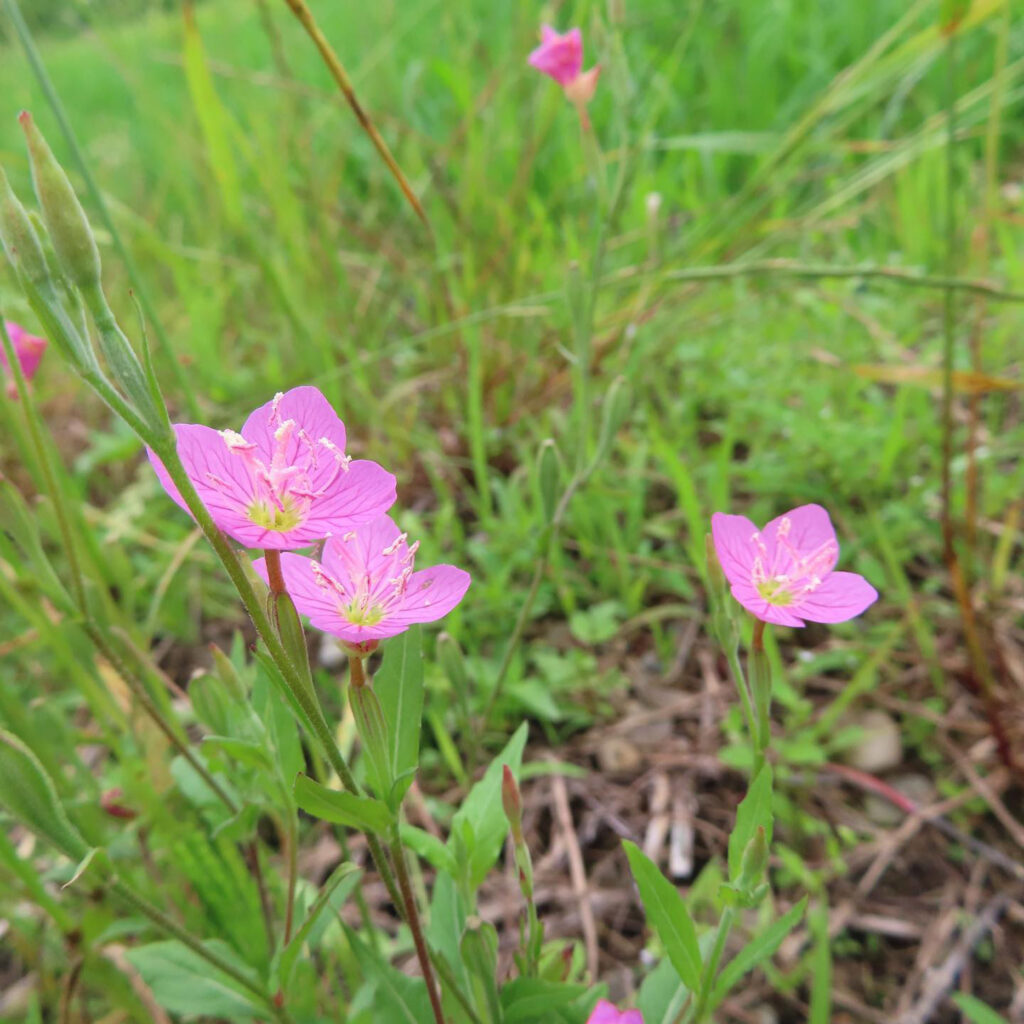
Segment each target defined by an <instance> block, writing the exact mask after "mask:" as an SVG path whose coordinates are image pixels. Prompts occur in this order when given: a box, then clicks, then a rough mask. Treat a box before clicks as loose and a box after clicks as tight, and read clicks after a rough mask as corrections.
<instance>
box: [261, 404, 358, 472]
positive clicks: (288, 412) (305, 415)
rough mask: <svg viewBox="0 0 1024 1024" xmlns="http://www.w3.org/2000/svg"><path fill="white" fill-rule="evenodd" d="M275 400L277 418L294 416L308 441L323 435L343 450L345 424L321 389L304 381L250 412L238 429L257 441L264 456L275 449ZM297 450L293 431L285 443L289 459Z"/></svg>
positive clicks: (317, 439)
mask: <svg viewBox="0 0 1024 1024" xmlns="http://www.w3.org/2000/svg"><path fill="white" fill-rule="evenodd" d="M275 402H276V403H277V411H278V416H279V419H280V421H284V420H295V422H296V424H297V425H298V426H299V428H301V429H302V430H304V431H305V432H306V435H307V436H308V437H309V439H310V440H311V441H319V440H320V438H322V437H325V438H327V440H328V441H330V442H331V443H332V444H333V445H334V446H335V447H336V448H337V449H338V451H340V452H343V451H344V450H345V441H346V437H345V424H344V423H342V422H341V420H340V419H339V418H338V414H337V413H336V412H335V411H334V409H333V408H332V406H331V403H330V402H328V401H327V399H326V398H324V396H323V394H322V393H321V392H320V390H319V389H318V388H314V387H311V386H308V385H307V386H305V387H299V388H292V389H291V391H286V392H285V393H284V394H283V395H282V396H281V398H280V399H277V398H274V399H271V400H270V401H269V402H267V403H266V404H264V405H261V406H260V407H259V408H258V409H256V410H255V411H254V412H252V413H251V414H250V416H249V418H248V419H247V420H246V421H245V425H244V426H243V427H242V430H241V434H242V437H244V438H245V439H246V440H247V441H251V442H253V443H254V444H256V445H258V446H259V449H260V452H261V453H262V455H263V457H264V458H270V456H271V455H272V454H273V450H274V436H273V435H274V430H275V429H276V426H277V423H275V424H274V425H271V422H270V420H271V417H272V415H273V411H274V404H275ZM301 451H302V452H305V448H304V447H302V448H301ZM299 454H300V441H299V438H298V435H297V433H296V435H295V436H293V437H292V439H291V441H290V442H289V443H288V447H287V449H286V450H285V456H286V458H287V460H288V461H289V462H292V461H295V460H296V458H297V457H298V456H299Z"/></svg>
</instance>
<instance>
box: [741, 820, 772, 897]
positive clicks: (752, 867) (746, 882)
mask: <svg viewBox="0 0 1024 1024" xmlns="http://www.w3.org/2000/svg"><path fill="white" fill-rule="evenodd" d="M767 867H768V836H767V834H766V833H765V830H764V826H763V825H758V826H757V831H756V832H755V833H754V835H753V836H752V837H751V839H750V842H749V843H747V848H746V849H745V850H744V851H743V858H742V860H741V861H740V877H739V888H740V889H742V890H743V891H744V892H748V893H749V892H753V891H754V889H756V888H757V886H758V885H759V883H760V882H761V879H762V878H763V877H764V872H765V868H767Z"/></svg>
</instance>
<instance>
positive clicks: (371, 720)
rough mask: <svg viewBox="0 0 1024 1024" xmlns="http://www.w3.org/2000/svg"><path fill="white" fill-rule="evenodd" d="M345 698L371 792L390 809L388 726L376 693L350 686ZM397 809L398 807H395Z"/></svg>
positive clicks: (365, 687)
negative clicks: (347, 701)
mask: <svg viewBox="0 0 1024 1024" xmlns="http://www.w3.org/2000/svg"><path fill="white" fill-rule="evenodd" d="M348 699H349V703H350V705H351V706H352V717H353V718H354V719H355V722H356V731H357V732H358V733H359V740H360V742H361V743H362V745H363V754H364V763H365V765H366V775H367V778H368V779H369V783H370V789H372V790H373V792H374V793H376V794H377V796H379V797H380V798H381V799H382V800H387V801H388V804H389V806H391V807H393V808H394V807H395V805H394V804H393V803H392V802H391V799H390V798H391V794H392V792H394V782H395V778H394V776H393V775H392V774H391V757H390V755H389V751H388V725H387V722H386V721H385V720H384V709H383V708H382V707H381V704H380V698H379V697H378V696H377V692H376V690H374V688H373V687H372V686H370V685H368V684H363V685H360V686H350V687H349V688H348ZM396 809H397V808H396Z"/></svg>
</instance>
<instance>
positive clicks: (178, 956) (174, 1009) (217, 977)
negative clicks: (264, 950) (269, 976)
mask: <svg viewBox="0 0 1024 1024" xmlns="http://www.w3.org/2000/svg"><path fill="white" fill-rule="evenodd" d="M204 945H205V946H206V947H207V948H208V949H210V950H211V951H212V952H216V953H217V955H218V956H220V957H221V958H222V959H224V960H227V961H229V962H231V963H232V965H233V966H236V967H237V968H238V970H239V971H241V972H242V973H244V974H251V973H252V972H251V971H250V970H249V969H248V968H247V967H246V965H245V963H244V962H243V961H242V960H240V959H239V958H238V957H237V956H236V955H235V953H234V952H233V951H232V950H231V948H230V947H229V946H228V945H227V944H226V943H224V942H221V941H219V940H217V939H214V940H211V941H210V942H206V943H204ZM125 956H126V957H127V959H128V961H129V963H131V964H132V966H133V967H135V969H136V970H137V971H138V972H139V974H141V975H142V980H143V981H145V983H146V984H147V985H148V986H149V987H150V989H152V991H153V997H154V998H155V999H156V1001H157V1002H158V1003H159V1004H160V1005H161V1006H162V1007H163V1008H164V1009H165V1010H168V1011H169V1012H171V1013H180V1014H189V1015H191V1014H195V1015H197V1016H201V1017H202V1018H203V1019H204V1020H209V1019H211V1018H213V1017H226V1018H228V1019H229V1020H239V1021H249V1020H251V1019H252V1018H253V1017H257V1018H259V1019H260V1020H269V1019H270V1017H269V1014H268V1013H267V1011H266V1008H265V1007H264V1006H263V1004H262V1003H260V1002H259V1001H257V999H256V998H255V996H253V994H252V993H251V992H247V991H246V990H245V989H244V988H242V987H241V986H240V985H239V984H238V982H236V981H235V980H234V979H233V978H230V977H228V976H227V975H226V974H224V973H223V972H222V971H219V970H218V969H217V968H216V967H214V966H213V965H212V964H210V963H209V962H208V961H206V960H204V959H203V958H202V957H201V956H199V954H198V953H194V952H193V951H192V950H191V949H189V948H188V946H185V945H183V944H182V943H180V942H178V940H177V939H170V940H168V941H166V942H151V943H149V944H148V945H146V946H139V947H138V948H137V949H130V950H128V951H127V952H126V953H125Z"/></svg>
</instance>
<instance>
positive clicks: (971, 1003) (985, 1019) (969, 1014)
mask: <svg viewBox="0 0 1024 1024" xmlns="http://www.w3.org/2000/svg"><path fill="white" fill-rule="evenodd" d="M953 1002H954V1003H956V1006H957V1009H958V1010H959V1011H960V1012H961V1013H962V1014H963V1015H964V1016H965V1017H966V1018H967V1020H968V1021H970V1024H1008V1022H1007V1020H1006V1018H1005V1017H1003V1016H1002V1015H1001V1014H998V1013H996V1011H995V1010H993V1009H992V1007H991V1006H986V1005H985V1003H983V1002H982V1001H981V1000H980V999H975V997H974V996H969V995H968V994H967V993H966V992H957V993H956V994H955V995H954V996H953Z"/></svg>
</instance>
